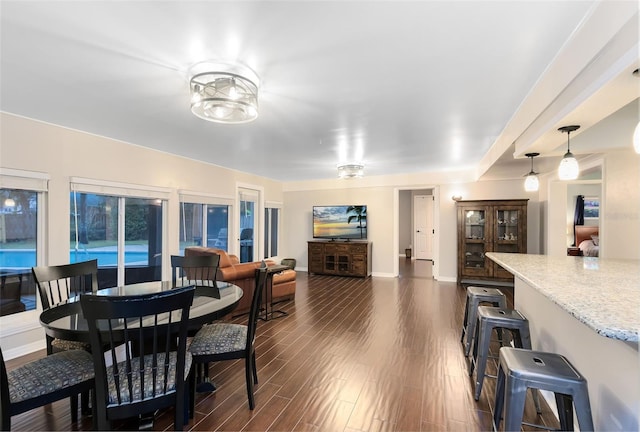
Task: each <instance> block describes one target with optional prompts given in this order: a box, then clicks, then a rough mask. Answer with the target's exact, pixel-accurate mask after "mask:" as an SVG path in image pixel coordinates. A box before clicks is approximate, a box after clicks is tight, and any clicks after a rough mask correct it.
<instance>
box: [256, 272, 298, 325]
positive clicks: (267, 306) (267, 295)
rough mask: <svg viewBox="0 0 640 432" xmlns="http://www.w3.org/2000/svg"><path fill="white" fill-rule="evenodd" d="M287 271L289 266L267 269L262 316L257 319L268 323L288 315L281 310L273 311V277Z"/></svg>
mask: <svg viewBox="0 0 640 432" xmlns="http://www.w3.org/2000/svg"><path fill="white" fill-rule="evenodd" d="M289 269H291V267H290V266H286V265H280V264H276V265H272V266H269V267H267V283H266V285H265V288H264V289H265V292H264V314H262V315H261V316H260V317H259V318H260V319H261V320H263V321H269V320H270V319H274V318H282V317H284V316H287V315H288V314H287V312H285V311H283V310H278V309H276V310H274V309H273V275H274V274H276V273H280V272H281V271H284V270H289Z"/></svg>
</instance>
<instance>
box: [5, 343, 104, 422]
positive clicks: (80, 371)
mask: <svg viewBox="0 0 640 432" xmlns="http://www.w3.org/2000/svg"><path fill="white" fill-rule="evenodd" d="M93 386H94V370H93V358H92V357H91V354H89V353H88V352H86V351H82V350H72V351H64V352H60V353H56V354H53V355H49V356H46V357H43V358H40V359H37V360H34V361H32V362H30V363H26V364H23V365H22V366H19V367H17V368H15V369H12V370H10V371H7V367H6V365H5V363H4V356H3V354H2V349H0V426H2V430H3V431H8V430H11V417H12V416H14V415H18V414H21V413H23V412H27V411H29V410H32V409H34V408H38V407H41V406H45V405H48V404H50V403H53V402H56V401H58V400H61V399H66V398H68V397H70V398H75V404H73V403H72V404H71V420H72V421H73V422H76V421H77V420H78V410H77V408H78V394H79V393H86V394H88V393H89V392H90V391H91V389H93Z"/></svg>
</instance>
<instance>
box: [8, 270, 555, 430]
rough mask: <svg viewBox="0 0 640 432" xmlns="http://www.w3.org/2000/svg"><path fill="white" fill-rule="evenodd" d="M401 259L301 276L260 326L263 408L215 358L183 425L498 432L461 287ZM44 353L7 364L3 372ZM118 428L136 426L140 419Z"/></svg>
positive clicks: (63, 405)
mask: <svg viewBox="0 0 640 432" xmlns="http://www.w3.org/2000/svg"><path fill="white" fill-rule="evenodd" d="M400 266H401V276H400V277H399V278H397V279H394V278H368V279H355V278H340V277H329V276H320V275H312V276H309V275H307V273H304V272H298V279H297V291H296V300H295V302H289V303H284V304H281V305H280V306H281V308H282V309H284V310H286V311H288V313H289V315H288V316H286V317H284V318H280V319H276V320H271V321H268V322H263V323H261V324H260V325H259V327H258V335H257V340H256V343H257V349H256V351H257V355H258V359H257V363H258V376H259V380H260V382H259V385H258V386H257V393H256V409H255V410H254V411H250V410H249V408H248V403H247V396H246V390H245V383H244V364H243V363H242V362H240V361H232V362H226V363H219V364H215V365H213V366H212V367H211V375H212V377H213V379H214V380H215V382H216V384H217V385H218V390H217V391H216V392H215V393H213V394H208V395H198V397H197V400H196V403H197V405H196V410H197V413H196V415H195V419H194V420H192V421H191V422H190V423H189V425H188V426H187V427H186V428H185V429H189V430H196V431H213V430H220V431H293V430H295V431H345V432H356V431H368V432H374V431H386V430H388V431H444V430H446V431H474V430H491V428H492V423H491V418H492V404H493V397H494V388H493V387H494V385H495V380H493V379H491V378H488V379H486V381H485V386H484V389H483V392H482V396H481V398H480V400H479V401H478V402H476V401H475V400H474V399H473V387H472V383H473V381H472V379H471V378H470V377H469V375H468V373H467V367H468V364H467V361H466V359H465V357H464V355H463V352H462V345H461V344H460V341H459V340H460V325H461V322H462V310H463V306H464V299H465V294H464V290H463V289H462V288H460V287H458V286H456V284H454V283H442V282H436V281H434V280H433V279H432V277H431V263H430V262H429V261H415V260H414V261H411V260H405V259H401V260H400ZM508 296H510V300H511V299H512V293H508ZM240 321H241V319H238V322H240ZM44 354H45V353H44V351H41V352H38V353H34V354H32V355H29V356H26V357H24V358H21V359H14V360H11V361H9V362H7V363H8V367H9V368H11V367H15V366H16V365H17V364H20V363H22V361H24V360H31V359H33V358H35V357H37V356H41V355H44ZM491 370H492V371H493V372H494V373H495V367H490V371H491ZM543 405H544V404H543ZM544 408H545V409H544V413H543V415H542V416H537V415H536V413H535V409H534V408H533V404H532V403H531V401H528V403H527V407H526V411H525V419H526V420H528V421H530V422H531V421H532V422H536V423H549V424H551V426H555V427H557V426H558V425H557V423H556V422H555V419H554V417H553V414H551V412H550V411H549V409H548V408H547V407H546V406H544ZM172 418H173V415H172V414H171V413H170V412H163V413H160V414H159V416H158V417H157V419H156V422H155V425H154V427H155V429H156V430H165V429H171V428H172V424H171V422H172ZM549 419H551V420H549ZM12 426H13V429H14V430H89V429H91V427H92V425H91V419H90V418H84V419H83V420H82V421H80V422H79V423H77V424H72V423H71V420H70V415H69V410H68V402H67V401H61V402H58V403H55V404H52V405H50V406H48V407H45V408H40V409H35V410H32V411H30V412H28V413H25V414H22V415H19V416H15V417H13V420H12ZM114 427H116V428H119V429H131V428H134V427H136V423H134V422H128V423H122V424H115V425H114ZM529 429H530V430H536V429H533V428H529ZM525 430H526V429H525Z"/></svg>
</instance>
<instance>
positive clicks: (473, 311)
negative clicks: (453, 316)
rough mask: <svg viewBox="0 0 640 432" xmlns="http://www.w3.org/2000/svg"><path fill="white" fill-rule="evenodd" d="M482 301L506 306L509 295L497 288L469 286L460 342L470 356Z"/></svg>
mask: <svg viewBox="0 0 640 432" xmlns="http://www.w3.org/2000/svg"><path fill="white" fill-rule="evenodd" d="M480 303H490V304H492V305H493V306H498V307H501V308H506V307H507V297H505V295H504V294H503V293H502V291H500V290H499V289H497V288H485V287H476V286H469V287H467V303H466V305H465V307H464V319H463V321H462V335H461V336H460V342H461V343H462V345H463V346H464V355H465V357H469V351H471V342H472V338H473V335H474V334H475V329H476V319H477V310H478V306H479V305H480ZM465 336H466V339H465Z"/></svg>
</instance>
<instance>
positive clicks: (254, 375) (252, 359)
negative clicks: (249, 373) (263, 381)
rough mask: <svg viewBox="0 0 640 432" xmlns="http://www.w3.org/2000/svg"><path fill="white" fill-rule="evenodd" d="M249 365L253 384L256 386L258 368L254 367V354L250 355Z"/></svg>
mask: <svg viewBox="0 0 640 432" xmlns="http://www.w3.org/2000/svg"><path fill="white" fill-rule="evenodd" d="M251 365H252V370H253V382H254V384H258V367H257V366H256V353H255V352H254V353H253V354H251Z"/></svg>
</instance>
